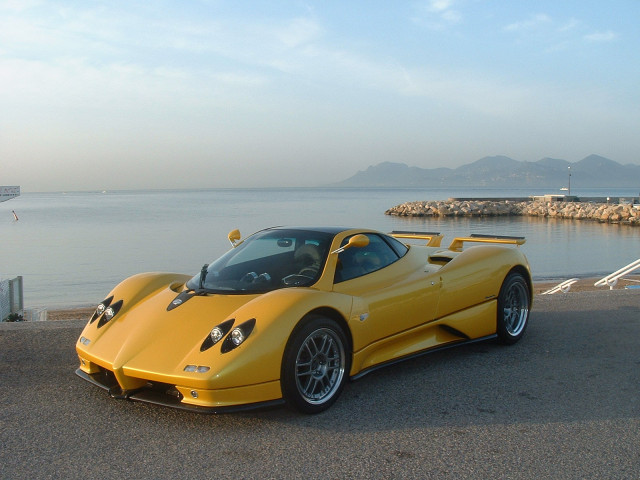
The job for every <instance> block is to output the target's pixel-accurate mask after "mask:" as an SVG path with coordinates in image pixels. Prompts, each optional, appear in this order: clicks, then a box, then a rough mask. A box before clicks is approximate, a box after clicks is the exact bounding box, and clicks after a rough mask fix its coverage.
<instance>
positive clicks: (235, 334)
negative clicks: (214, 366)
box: [220, 318, 256, 353]
mask: <svg viewBox="0 0 640 480" xmlns="http://www.w3.org/2000/svg"><path fill="white" fill-rule="evenodd" d="M255 326H256V319H255V318H252V319H250V320H247V321H246V322H244V323H241V324H240V325H238V326H237V327H236V328H234V329H233V330H231V333H230V334H229V335H228V336H227V338H225V339H224V342H222V347H221V348H220V351H221V352H222V353H227V352H230V351H231V350H233V349H234V348H238V347H239V346H240V345H242V344H243V343H244V341H245V340H246V339H247V337H248V336H249V335H251V332H253V328H254V327H255Z"/></svg>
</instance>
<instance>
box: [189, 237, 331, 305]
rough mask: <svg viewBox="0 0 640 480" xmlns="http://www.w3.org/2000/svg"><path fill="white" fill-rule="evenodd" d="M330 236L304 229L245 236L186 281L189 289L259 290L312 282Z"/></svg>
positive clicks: (251, 291) (319, 271)
mask: <svg viewBox="0 0 640 480" xmlns="http://www.w3.org/2000/svg"><path fill="white" fill-rule="evenodd" d="M332 239H333V235H332V234H329V233H325V232H314V231H307V230H294V229H291V230H285V229H282V230H280V229H278V230H265V231H262V232H258V233H256V234H254V235H252V236H250V237H248V238H247V239H246V240H245V241H244V242H242V243H241V244H240V245H238V246H237V247H236V248H234V249H232V250H230V251H228V252H227V253H226V254H224V255H223V256H222V257H220V258H219V259H217V260H216V261H215V262H213V263H212V264H211V265H209V266H208V267H206V268H203V271H202V272H200V273H198V274H197V275H195V276H194V277H193V278H192V279H191V280H189V281H188V282H187V288H189V289H191V290H206V291H211V292H221V293H234V292H235V293H262V292H268V291H270V290H276V289H278V288H285V287H302V286H309V285H313V284H314V283H315V282H316V281H317V280H318V278H319V277H320V274H321V272H322V269H323V268H324V263H325V260H326V258H327V254H328V252H329V247H330V245H331V240H332Z"/></svg>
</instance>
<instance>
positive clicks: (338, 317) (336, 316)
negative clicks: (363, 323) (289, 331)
mask: <svg viewBox="0 0 640 480" xmlns="http://www.w3.org/2000/svg"><path fill="white" fill-rule="evenodd" d="M313 315H318V316H322V317H327V318H329V319H331V320H333V321H334V322H336V323H337V324H338V326H339V327H340V328H341V329H342V332H343V333H344V335H345V336H346V337H347V341H348V342H349V345H348V347H349V352H348V353H349V355H353V337H352V335H351V329H350V328H349V324H348V323H347V321H346V320H345V318H344V317H343V316H342V314H341V313H340V312H339V311H337V310H335V309H333V308H330V307H318V308H315V309H313V310H311V311H310V312H308V313H307V314H306V315H305V316H304V317H302V318H301V319H300V321H299V322H298V325H296V328H298V327H300V326H301V325H303V324H304V319H305V317H308V316H313Z"/></svg>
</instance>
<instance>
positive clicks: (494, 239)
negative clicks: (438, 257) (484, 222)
mask: <svg viewBox="0 0 640 480" xmlns="http://www.w3.org/2000/svg"><path fill="white" fill-rule="evenodd" d="M526 241H527V240H526V239H525V238H524V237H510V236H506V235H480V234H477V233H474V234H471V235H469V236H468V237H456V238H454V239H453V241H452V242H451V245H449V250H452V251H454V252H461V251H462V246H463V245H464V243H465V242H475V243H501V244H506V245H517V246H520V245H523V244H524V242H526Z"/></svg>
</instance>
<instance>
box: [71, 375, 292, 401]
mask: <svg viewBox="0 0 640 480" xmlns="http://www.w3.org/2000/svg"><path fill="white" fill-rule="evenodd" d="M90 371H91V372H92V373H89V372H87V371H85V370H83V368H82V367H80V368H78V369H77V370H76V374H77V375H78V376H79V377H80V378H82V379H84V380H86V381H88V382H89V383H92V384H94V385H96V386H98V387H100V388H102V389H103V390H106V391H107V392H109V395H110V396H111V397H113V398H118V399H126V400H134V401H139V402H145V403H152V404H155V405H162V406H165V407H171V408H177V409H180V410H186V411H190V412H197V413H224V412H227V413H229V412H238V411H244V410H252V409H256V408H268V407H273V406H277V405H282V404H283V403H284V400H283V399H282V398H281V395H282V394H281V390H280V382H279V381H272V382H266V383H262V384H258V385H248V386H243V387H235V388H226V389H221V390H207V389H202V388H191V387H185V386H179V385H171V384H166V383H160V382H150V381H147V382H143V381H142V380H141V379H139V383H141V384H142V386H140V387H138V388H135V389H131V390H123V389H122V388H121V387H120V384H119V383H118V381H117V379H116V376H115V374H114V373H113V372H112V371H110V370H108V369H105V368H102V367H97V366H96V365H95V364H94V365H92V368H91V370H90Z"/></svg>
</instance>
